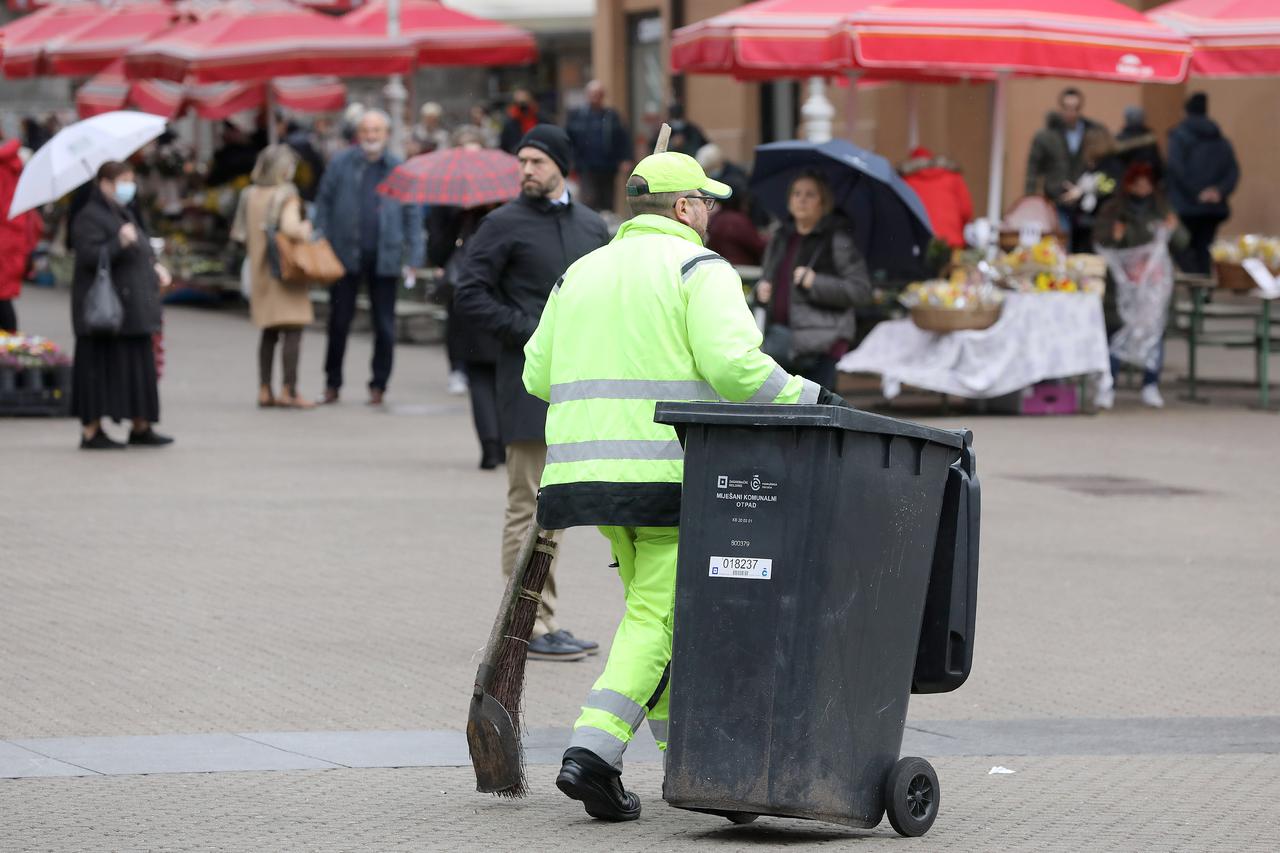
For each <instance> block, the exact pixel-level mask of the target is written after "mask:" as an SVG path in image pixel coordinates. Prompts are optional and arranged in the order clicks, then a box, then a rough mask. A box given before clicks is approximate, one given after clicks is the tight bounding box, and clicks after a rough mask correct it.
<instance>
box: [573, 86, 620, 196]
mask: <svg viewBox="0 0 1280 853" xmlns="http://www.w3.org/2000/svg"><path fill="white" fill-rule="evenodd" d="M604 96H605V91H604V84H603V83H601V82H600V81H599V80H592V81H591V82H590V83H588V84H587V105H586V106H585V107H580V108H578V109H576V110H574V111H573V112H571V113H569V121H568V122H567V124H566V126H565V130H567V131H568V133H569V138H570V139H571V140H573V155H574V160H575V161H576V165H577V167H578V176H579V177H580V178H581V184H582V202H583V203H584V204H586V205H587V206H589V207H590V208H591V209H592V210H613V209H614V207H615V203H616V200H615V198H614V196H615V190H616V188H617V183H618V172H619V171H623V172H630V171H631V158H632V156H633V155H632V151H631V134H630V133H629V132H628V131H627V126H626V124H625V123H623V121H622V117H621V116H620V115H618V111H617V110H615V109H613V108H612V107H606V106H605V105H604Z"/></svg>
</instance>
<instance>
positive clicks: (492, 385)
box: [466, 361, 502, 445]
mask: <svg viewBox="0 0 1280 853" xmlns="http://www.w3.org/2000/svg"><path fill="white" fill-rule="evenodd" d="M466 366H467V386H468V391H469V393H470V394H471V420H472V421H473V422H474V423H475V426H476V438H478V439H480V443H481V444H482V445H483V444H484V443H485V442H488V441H495V442H498V443H499V444H501V443H502V429H501V427H499V426H498V369H497V366H496V365H493V364H487V363H485V362H480V361H468V362H467V365H466Z"/></svg>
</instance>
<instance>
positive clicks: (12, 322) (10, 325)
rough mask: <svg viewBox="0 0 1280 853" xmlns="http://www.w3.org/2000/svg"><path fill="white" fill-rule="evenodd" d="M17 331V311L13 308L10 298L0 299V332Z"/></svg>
mask: <svg viewBox="0 0 1280 853" xmlns="http://www.w3.org/2000/svg"><path fill="white" fill-rule="evenodd" d="M17 331H18V312H17V311H14V310H13V300H12V299H0V332H15V333H16V332H17Z"/></svg>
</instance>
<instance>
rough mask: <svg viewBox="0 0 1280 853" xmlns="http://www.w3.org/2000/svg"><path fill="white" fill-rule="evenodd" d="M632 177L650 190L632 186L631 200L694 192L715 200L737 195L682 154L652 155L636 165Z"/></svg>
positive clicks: (628, 190) (628, 193) (629, 193)
mask: <svg viewBox="0 0 1280 853" xmlns="http://www.w3.org/2000/svg"><path fill="white" fill-rule="evenodd" d="M631 177H633V178H636V177H639V178H644V180H645V183H646V184H648V185H649V187H648V189H647V190H645V189H644V188H643V187H634V186H628V187H627V195H629V196H639V195H648V194H651V193H680V192H693V191H694V190H697V191H698V192H702V193H705V194H707V195H709V196H711V197H712V198H728V197H729V196H731V195H733V189H732V188H731V187H730V186H729V185H728V184H722V183H720V182H719V181H713V180H711V179H710V178H708V177H707V173H706V172H704V171H702V167H701V166H699V165H698V161H697V160H695V159H693V158H692V157H690V156H689V155H688V154H681V153H680V152H678V151H665V152H663V153H662V154H650V155H649V156H648V157H646V158H644V159H643V160H641V161H640V162H639V163H637V164H636V167H635V168H634V169H633V170H632V171H631Z"/></svg>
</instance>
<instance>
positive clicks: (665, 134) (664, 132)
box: [653, 121, 671, 154]
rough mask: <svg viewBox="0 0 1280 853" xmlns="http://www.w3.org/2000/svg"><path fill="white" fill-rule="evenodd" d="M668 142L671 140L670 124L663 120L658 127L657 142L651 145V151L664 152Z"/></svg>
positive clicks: (655, 152)
mask: <svg viewBox="0 0 1280 853" xmlns="http://www.w3.org/2000/svg"><path fill="white" fill-rule="evenodd" d="M670 142H671V125H669V124H667V123H666V122H665V121H664V122H663V123H662V127H660V128H659V129H658V140H657V144H656V145H654V146H653V153H654V154H662V153H665V152H666V150H667V145H668V144H670Z"/></svg>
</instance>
